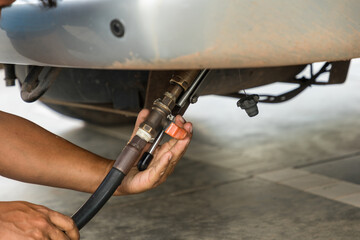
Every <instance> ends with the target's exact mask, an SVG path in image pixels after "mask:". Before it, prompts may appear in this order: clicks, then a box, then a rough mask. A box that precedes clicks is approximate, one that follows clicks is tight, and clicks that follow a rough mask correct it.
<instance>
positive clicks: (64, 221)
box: [48, 210, 80, 240]
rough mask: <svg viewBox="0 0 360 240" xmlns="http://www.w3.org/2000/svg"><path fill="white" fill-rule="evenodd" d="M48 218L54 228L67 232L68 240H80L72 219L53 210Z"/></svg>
mask: <svg viewBox="0 0 360 240" xmlns="http://www.w3.org/2000/svg"><path fill="white" fill-rule="evenodd" d="M48 216H49V219H50V221H51V223H52V224H53V225H54V226H56V227H57V228H58V229H60V230H61V231H64V232H65V234H66V236H67V237H68V239H71V240H78V239H79V238H80V234H79V230H78V229H77V227H76V225H75V223H74V221H73V220H72V219H71V218H70V217H68V216H65V215H63V214H61V213H58V212H55V211H52V210H50V212H49V213H48Z"/></svg>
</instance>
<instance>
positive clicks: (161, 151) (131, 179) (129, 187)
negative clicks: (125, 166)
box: [115, 109, 192, 195]
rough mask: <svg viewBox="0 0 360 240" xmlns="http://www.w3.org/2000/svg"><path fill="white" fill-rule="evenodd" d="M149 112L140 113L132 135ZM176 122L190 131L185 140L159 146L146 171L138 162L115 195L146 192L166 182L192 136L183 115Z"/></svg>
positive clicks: (172, 140)
mask: <svg viewBox="0 0 360 240" xmlns="http://www.w3.org/2000/svg"><path fill="white" fill-rule="evenodd" d="M148 114H149V111H148V110H146V109H144V110H142V111H141V112H140V113H139V115H138V118H137V120H136V124H135V128H134V131H133V134H132V136H131V137H133V136H134V135H135V133H136V131H137V129H138V127H139V125H140V123H142V122H143V121H144V120H145V118H146V116H147V115H148ZM175 123H176V125H178V126H179V127H182V128H184V129H185V130H186V131H187V132H188V134H187V136H186V138H185V139H183V140H176V139H171V140H170V141H168V142H166V143H164V144H163V145H162V146H161V147H160V146H159V147H158V149H157V150H156V151H155V154H154V158H153V160H152V162H151V163H150V165H149V167H148V168H147V169H146V170H145V171H143V172H139V170H138V169H137V167H136V164H137V163H136V164H135V165H134V167H133V168H132V169H131V170H130V172H129V173H128V175H126V177H125V178H124V180H123V182H122V183H121V185H120V187H119V188H118V189H117V191H116V192H115V195H124V194H135V193H140V192H144V191H146V190H149V189H151V188H154V187H157V186H158V185H160V184H161V183H163V182H165V180H166V178H167V177H168V176H169V175H170V174H171V173H172V172H173V171H174V168H175V165H176V163H177V162H178V161H179V160H180V158H181V157H182V156H183V155H184V153H185V151H186V149H187V147H188V145H189V143H190V140H191V137H192V124H191V123H186V122H185V120H184V119H183V118H182V117H181V116H177V117H176V119H175Z"/></svg>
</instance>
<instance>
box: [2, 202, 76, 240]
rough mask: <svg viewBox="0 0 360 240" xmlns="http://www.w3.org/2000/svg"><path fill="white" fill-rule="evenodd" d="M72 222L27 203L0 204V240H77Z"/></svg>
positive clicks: (41, 207) (51, 211) (43, 208)
mask: <svg viewBox="0 0 360 240" xmlns="http://www.w3.org/2000/svg"><path fill="white" fill-rule="evenodd" d="M79 237H80V235H79V231H78V229H77V227H76V225H75V223H74V221H73V220H72V219H71V218H70V217H67V216H64V215H62V214H61V213H58V212H55V211H53V210H50V209H48V208H46V207H44V206H40V205H35V204H32V203H28V202H0V240H3V239H6V240H15V239H16V240H23V239H24V240H25V239H26V240H28V239H34V240H35V239H36V240H37V239H56V240H58V239H59V240H63V239H64V240H65V239H66V240H69V239H70V240H78V239H79Z"/></svg>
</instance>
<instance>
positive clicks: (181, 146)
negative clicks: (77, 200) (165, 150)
mask: <svg viewBox="0 0 360 240" xmlns="http://www.w3.org/2000/svg"><path fill="white" fill-rule="evenodd" d="M184 128H185V129H186V130H187V131H188V133H189V136H188V137H187V138H186V139H184V140H179V141H177V142H176V144H175V145H174V146H172V148H171V149H170V150H169V151H170V152H171V153H172V155H173V158H172V160H171V161H170V163H169V166H168V167H167V169H166V172H165V174H164V175H163V176H162V178H165V179H166V178H167V177H168V176H169V175H171V174H172V172H173V171H174V169H175V166H176V164H177V163H178V162H179V160H180V159H181V158H182V156H183V155H184V153H185V151H186V149H187V148H188V146H189V144H190V140H191V137H192V125H191V123H187V124H185V125H184Z"/></svg>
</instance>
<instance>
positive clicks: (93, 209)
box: [72, 168, 125, 230]
mask: <svg viewBox="0 0 360 240" xmlns="http://www.w3.org/2000/svg"><path fill="white" fill-rule="evenodd" d="M124 177H125V174H124V173H122V172H121V171H119V170H118V169H116V168H112V169H111V170H110V172H109V173H108V174H107V176H106V177H105V179H104V180H103V181H102V183H101V184H100V186H99V187H98V188H97V189H96V191H95V192H94V193H93V195H92V196H91V197H90V198H89V200H87V201H86V202H85V203H84V205H82V207H81V208H80V209H79V210H78V211H77V212H76V213H75V214H74V215H73V216H72V219H73V220H74V222H75V224H76V226H77V227H78V229H79V230H80V229H81V228H82V227H84V226H85V225H86V224H87V223H88V222H89V221H90V220H91V219H92V218H93V217H94V216H95V214H96V213H97V212H98V211H99V210H100V209H101V208H102V207H103V206H104V204H105V203H106V202H107V201H108V200H109V198H110V197H111V196H112V195H113V194H114V192H115V191H116V189H117V188H118V186H119V185H120V184H121V181H122V180H123V179H124Z"/></svg>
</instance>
